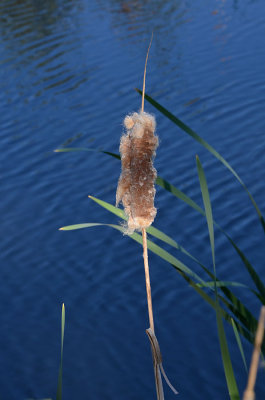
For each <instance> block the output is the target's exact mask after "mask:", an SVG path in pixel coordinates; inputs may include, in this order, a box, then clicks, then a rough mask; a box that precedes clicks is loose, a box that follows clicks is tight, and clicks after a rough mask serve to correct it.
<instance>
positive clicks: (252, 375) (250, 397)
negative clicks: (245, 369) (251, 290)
mask: <svg viewBox="0 0 265 400" xmlns="http://www.w3.org/2000/svg"><path fill="white" fill-rule="evenodd" d="M264 326H265V306H263V307H261V311H260V317H259V324H258V329H257V332H256V338H255V345H254V350H253V353H252V359H251V365H250V370H249V375H248V384H247V388H246V390H245V392H244V397H243V400H254V399H255V392H254V386H255V382H256V377H257V370H258V363H259V355H260V348H261V345H262V341H263V335H264Z"/></svg>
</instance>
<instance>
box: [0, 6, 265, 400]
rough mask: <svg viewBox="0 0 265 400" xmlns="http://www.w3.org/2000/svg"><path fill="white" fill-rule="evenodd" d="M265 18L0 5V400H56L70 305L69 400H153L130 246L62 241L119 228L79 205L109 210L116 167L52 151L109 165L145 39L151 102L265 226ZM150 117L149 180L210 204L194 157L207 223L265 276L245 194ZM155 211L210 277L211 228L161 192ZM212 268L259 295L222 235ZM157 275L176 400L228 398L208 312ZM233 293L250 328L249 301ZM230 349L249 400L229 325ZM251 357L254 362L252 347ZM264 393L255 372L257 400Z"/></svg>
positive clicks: (238, 10) (182, 9) (169, 9)
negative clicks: (188, 131)
mask: <svg viewBox="0 0 265 400" xmlns="http://www.w3.org/2000/svg"><path fill="white" fill-rule="evenodd" d="M264 11H265V7H264V3H263V2H262V1H258V0H256V1H254V0H253V1H250V0H242V1H241V0H238V1H236V0H234V1H226V0H216V1H214V2H213V1H209V0H208V1H197V2H194V1H193V2H192V1H189V0H183V1H181V0H179V1H174V0H170V1H167V2H164V1H162V0H157V1H144V0H142V1H141V0H134V1H130V0H128V1H111V0H107V1H101V0H98V1H89V0H87V1H85V0H76V1H71V0H65V1H62V0H46V1H45V2H43V1H39V0H25V1H21V0H20V1H19V0H2V1H1V3H0V56H1V57H0V85H1V87H0V106H1V114H0V126H1V129H0V135H1V136H0V138H1V171H0V182H1V193H2V196H1V203H0V211H1V216H2V218H1V232H2V235H1V245H0V246H1V253H0V254H1V266H0V282H1V290H0V343H1V350H0V354H1V362H0V399H1V400H13V399H16V400H17V399H28V398H34V399H40V398H42V399H43V398H44V397H52V398H53V399H54V398H55V392H56V383H57V372H58V366H59V351H60V309H61V304H62V302H64V303H65V306H66V332H65V351H64V393H63V394H64V396H63V398H64V399H65V400H67V399H78V400H83V399H114V398H115V399H116V400H118V399H126V400H134V399H154V398H155V391H154V384H153V370H152V362H151V356H150V349H149V343H148V340H147V337H146V335H145V329H146V328H147V327H148V321H147V310H146V300H145V284H144V272H143V265H142V256H141V249H140V247H139V246H138V245H137V244H136V243H134V242H132V241H131V240H130V239H129V238H127V237H122V236H121V235H120V234H119V233H118V232H114V231H112V230H111V229H110V228H94V229H91V230H81V231H75V232H61V231H58V228H59V227H60V226H63V225H67V224H72V223H81V222H107V223H108V222H112V223H117V222H118V219H117V218H116V217H114V216H112V215H109V214H108V213H107V212H106V211H104V210H103V209H101V208H100V207H98V206H97V205H96V204H94V203H92V201H90V200H89V199H88V198H87V196H88V195H89V194H92V195H94V196H97V197H100V198H102V199H104V200H106V201H109V202H111V203H114V198H115V190H116V184H117V179H118V176H119V173H120V165H119V163H118V162H117V161H116V160H115V159H111V158H109V157H107V156H103V155H100V154H97V153H65V154H56V153H54V152H53V150H54V149H56V148H57V147H60V146H62V145H70V146H76V147H82V146H84V147H94V148H102V149H106V150H109V151H113V152H117V151H118V145H119V137H120V134H121V131H122V120H123V118H124V116H125V115H126V113H127V112H131V111H135V110H138V109H139V105H140V98H139V95H138V94H137V93H136V92H135V91H134V88H135V87H137V86H138V87H139V86H140V85H141V81H142V74H143V66H144V60H145V54H146V49H147V45H148V42H149V39H150V35H151V31H152V30H154V34H155V37H154V41H153V45H152V49H151V54H150V59H149V66H148V78H147V92H148V93H149V94H151V95H152V96H153V97H154V98H156V99H157V100H158V101H159V102H160V103H161V104H163V105H164V106H166V107H167V108H168V109H169V110H171V111H172V112H173V113H175V114H177V115H178V117H179V118H181V119H182V120H183V121H185V122H186V123H187V124H189V125H190V126H191V127H192V128H193V129H195V130H196V131H197V132H198V133H199V134H200V135H201V136H203V137H204V138H205V139H206V140H207V141H209V142H210V143H211V144H212V145H213V146H214V147H215V148H216V149H217V150H218V151H219V152H220V153H221V154H223V155H224V156H225V157H226V158H227V160H228V161H229V162H231V164H232V166H233V167H234V168H235V169H236V171H237V172H238V173H239V175H240V176H241V177H242V179H243V180H244V181H245V182H246V184H247V185H248V187H249V188H250V190H251V192H252V194H253V196H254V198H255V199H256V201H257V203H258V204H259V206H260V208H261V210H262V211H263V213H265V204H264V171H265V157H264V152H265V140H264V132H265V130H264V127H265V124H264V111H265V96H264V89H265V74H264V64H265V52H264V38H265V19H264ZM146 110H147V111H151V112H154V113H155V114H156V116H157V123H158V129H157V131H158V134H159V136H160V148H159V150H158V152H157V158H156V168H157V169H158V172H159V174H160V175H161V176H163V177H164V178H165V179H167V180H169V181H170V182H171V183H173V184H174V185H176V186H177V187H178V188H179V189H181V190H183V191H184V192H185V193H186V194H188V195H189V196H191V197H192V198H193V199H194V200H195V201H197V202H199V204H202V200H201V197H200V187H199V183H198V178H197V176H196V166H195V155H196V154H199V156H200V159H201V161H202V163H203V165H204V168H205V171H206V174H207V179H208V182H209V188H210V192H211V198H212V203H213V211H214V217H215V219H216V220H217V221H218V222H219V223H221V224H222V226H223V227H224V228H225V229H226V230H227V231H228V232H229V233H230V235H231V236H232V237H233V238H234V239H235V241H236V242H237V243H238V244H239V245H240V247H241V248H242V249H244V251H245V252H246V254H247V255H248V257H249V259H250V260H251V261H252V262H253V264H254V265H255V267H256V269H257V271H259V273H260V275H261V276H263V277H264V244H263V243H264V238H263V234H262V230H261V227H260V224H259V222H258V219H257V217H256V214H255V211H254V209H253V207H252V206H251V203H250V201H249V199H248V197H247V195H246V194H245V193H244V191H243V189H242V188H241V187H240V185H239V184H238V183H237V182H236V181H235V180H234V178H233V177H232V176H231V174H229V173H228V172H227V171H226V170H225V169H224V167H223V166H222V165H221V164H220V163H218V162H217V161H216V160H215V159H214V158H213V157H212V156H211V155H210V154H208V153H207V152H206V151H205V150H204V149H203V148H202V147H200V146H199V145H198V144H197V143H195V142H193V141H192V139H191V138H189V137H187V136H186V135H185V134H183V133H182V132H181V131H180V130H179V129H177V128H176V127H175V126H174V125H173V124H172V123H170V122H169V121H168V120H166V119H165V118H164V117H163V116H161V115H159V114H158V113H156V112H155V110H154V109H153V108H152V107H151V106H150V105H149V104H146ZM156 205H157V207H158V215H157V218H156V221H155V226H156V227H158V228H160V229H162V230H163V231H165V232H166V233H167V234H170V235H172V237H174V239H175V240H177V241H178V242H179V243H180V244H182V245H183V246H184V247H186V248H187V250H189V251H190V252H191V253H192V254H193V255H194V256H196V257H198V258H200V260H201V261H202V262H204V263H205V264H206V265H207V266H208V267H209V268H211V253H210V247H209V244H208V234H207V227H206V224H205V221H204V220H203V218H201V217H200V216H199V215H197V214H196V213H195V212H194V211H193V210H191V209H190V208H189V207H188V206H186V205H185V204H184V203H182V202H181V201H180V200H177V199H173V198H172V197H171V196H170V195H169V194H168V193H166V192H165V191H163V190H161V189H160V188H158V190H157V196H156ZM173 254H174V255H176V256H178V257H180V258H181V256H179V254H178V253H177V251H173ZM216 259H217V273H218V275H219V277H220V278H221V279H224V280H237V281H240V282H242V283H245V284H249V285H252V283H251V282H250V280H249V277H248V275H247V273H246V272H245V270H244V267H243V265H242V264H241V262H240V260H239V259H238V258H237V256H236V255H235V253H234V252H233V250H232V249H230V247H229V245H228V243H227V242H226V240H225V238H224V237H223V236H222V235H220V234H218V233H217V234H216ZM185 262H187V263H188V265H190V266H191V267H193V268H195V270H197V269H196V268H197V267H196V266H193V265H191V264H189V261H188V260H186V259H185ZM150 265H151V280H152V289H153V302H154V310H155V321H156V327H157V335H158V338H159V341H160V346H161V349H162V353H163V358H164V367H165V369H166V371H167V373H168V376H169V377H170V379H171V380H172V382H173V383H174V384H175V386H176V387H177V389H178V390H179V392H180V396H179V398H180V399H185V400H186V399H187V400H197V399H198V400H201V399H220V400H221V399H226V398H228V394H227V389H226V384H225V378H224V373H223V369H222V363H221V357H220V351H219V345H218V338H217V332H216V322H215V314H214V312H213V311H212V310H211V309H210V308H209V307H208V306H207V305H206V304H204V302H203V301H202V300H201V299H200V298H198V296H197V294H196V293H195V292H194V291H193V290H192V289H191V288H189V287H188V286H187V284H186V283H185V282H184V281H183V280H182V278H181V277H180V276H179V275H178V274H177V272H176V271H175V270H174V269H173V268H171V267H170V266H169V265H168V264H167V263H165V262H163V261H161V260H160V259H159V258H158V257H156V256H154V255H152V254H150ZM237 293H239V294H240V296H241V298H242V299H244V300H245V301H247V302H248V306H249V308H250V309H251V310H252V311H253V313H254V314H255V315H258V312H259V310H258V303H256V302H255V300H253V297H251V296H250V294H249V292H248V291H246V290H243V289H242V290H238V291H237ZM227 334H228V339H229V346H230V349H231V354H232V359H233V365H234V367H235V370H236V374H237V379H238V384H239V387H240V391H241V393H242V391H243V389H244V386H245V382H246V374H245V371H244V367H243V364H242V361H241V359H240V355H239V351H238V349H237V346H236V342H235V339H234V337H233V333H232V332H231V329H230V327H227ZM243 344H244V348H245V351H246V356H247V360H248V362H249V359H250V355H251V347H250V346H249V345H248V343H246V342H245V341H243ZM262 381H263V382H262ZM165 391H166V398H167V399H173V398H174V395H173V394H172V393H171V392H170V391H169V390H168V389H167V388H165ZM264 394H265V387H264V370H263V371H260V374H259V380H258V385H257V398H259V399H261V398H264Z"/></svg>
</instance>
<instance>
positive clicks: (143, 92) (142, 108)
mask: <svg viewBox="0 0 265 400" xmlns="http://www.w3.org/2000/svg"><path fill="white" fill-rule="evenodd" d="M152 41H153V32H152V36H151V40H150V43H149V47H148V50H147V54H146V59H145V65H144V79H143V91H142V107H141V110H142V112H143V111H144V95H145V78H146V67H147V61H148V56H149V50H150V47H151V44H152Z"/></svg>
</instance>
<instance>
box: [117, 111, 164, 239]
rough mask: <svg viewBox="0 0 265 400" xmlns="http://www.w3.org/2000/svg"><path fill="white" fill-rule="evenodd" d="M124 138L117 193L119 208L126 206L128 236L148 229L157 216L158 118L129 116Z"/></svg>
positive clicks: (126, 119) (136, 114) (121, 147)
mask: <svg viewBox="0 0 265 400" xmlns="http://www.w3.org/2000/svg"><path fill="white" fill-rule="evenodd" d="M124 126H125V128H126V132H125V134H123V135H122V137H121V142H120V154H121V162H122V172H121V176H120V179H119V183H118V188H117V193H116V205H118V204H119V203H120V202H122V204H123V207H124V211H125V213H126V215H127V217H128V233H129V234H131V233H133V232H134V230H135V229H136V230H140V229H143V228H148V227H149V226H150V225H151V224H152V222H153V221H154V218H155V216H156V208H155V207H154V197H155V187H154V182H155V179H156V176H157V175H156V170H155V168H154V167H153V158H154V157H155V150H156V148H157V146H158V137H157V136H156V135H155V134H154V132H155V127H156V122H155V118H154V117H153V116H152V115H150V114H148V113H146V112H143V111H140V112H139V113H136V112H135V113H133V114H130V115H127V116H126V117H125V119H124Z"/></svg>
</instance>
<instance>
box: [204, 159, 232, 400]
mask: <svg viewBox="0 0 265 400" xmlns="http://www.w3.org/2000/svg"><path fill="white" fill-rule="evenodd" d="M196 163H197V171H198V176H199V181H200V187H201V193H202V198H203V204H204V208H205V215H206V221H207V225H208V232H209V239H210V245H211V252H212V262H213V270H214V292H215V304H216V319H217V330H218V337H219V343H220V348H221V354H222V360H223V366H224V371H225V377H226V383H227V387H228V391H229V396H230V399H231V400H239V392H238V387H237V383H236V379H235V375H234V370H233V366H232V362H231V357H230V353H229V349H228V345H227V339H226V334H225V330H224V325H223V320H222V316H221V311H220V304H219V298H218V291H217V284H216V262H215V244H214V224H213V214H212V206H211V201H210V195H209V190H208V185H207V181H206V177H205V173H204V170H203V167H202V165H201V162H200V159H199V157H198V156H197V157H196Z"/></svg>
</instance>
